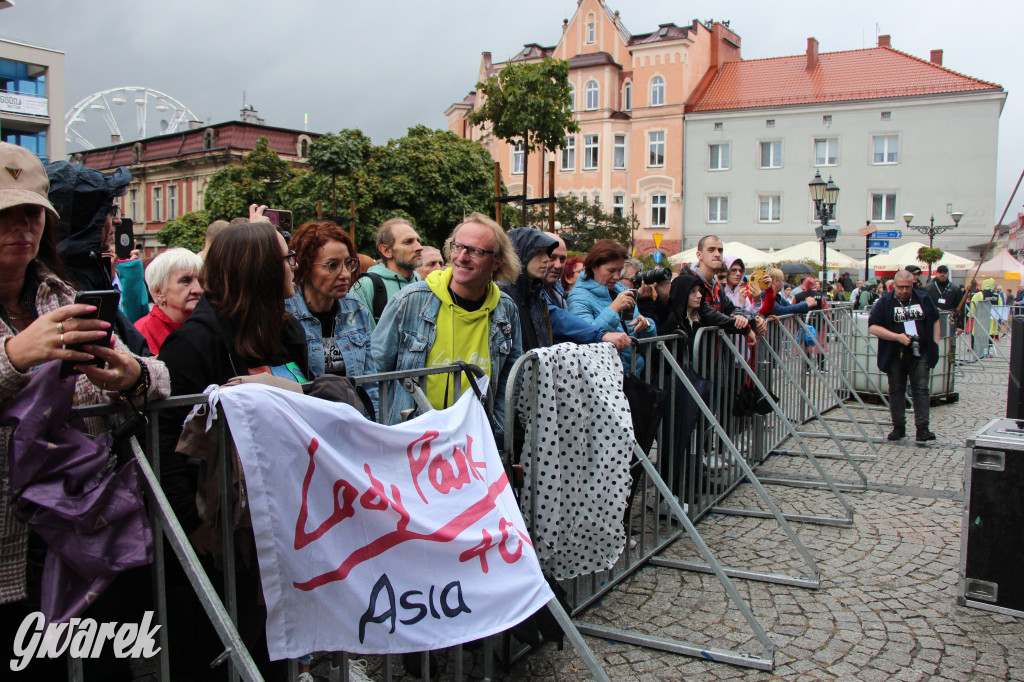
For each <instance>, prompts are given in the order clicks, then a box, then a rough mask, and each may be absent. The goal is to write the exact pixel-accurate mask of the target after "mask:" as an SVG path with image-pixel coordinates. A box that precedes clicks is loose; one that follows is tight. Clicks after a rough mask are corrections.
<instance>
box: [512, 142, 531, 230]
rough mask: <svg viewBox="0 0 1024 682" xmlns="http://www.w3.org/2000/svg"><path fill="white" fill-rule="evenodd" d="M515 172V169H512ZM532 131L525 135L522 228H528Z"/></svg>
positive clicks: (520, 223) (520, 222)
mask: <svg viewBox="0 0 1024 682" xmlns="http://www.w3.org/2000/svg"><path fill="white" fill-rule="evenodd" d="M512 170H513V171H514V170H515V169H514V168H513V169H512ZM529 171H530V131H529V130H527V131H526V132H525V133H523V207H522V210H521V211H520V213H521V217H520V220H519V226H520V227H526V200H527V199H529V198H530V194H529V192H527V191H526V188H527V187H529V184H530V183H529V179H530V172H529Z"/></svg>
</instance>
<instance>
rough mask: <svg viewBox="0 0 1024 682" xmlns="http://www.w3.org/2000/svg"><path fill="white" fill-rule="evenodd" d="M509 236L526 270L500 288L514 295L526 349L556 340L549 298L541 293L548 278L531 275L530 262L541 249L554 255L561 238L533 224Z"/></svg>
mask: <svg viewBox="0 0 1024 682" xmlns="http://www.w3.org/2000/svg"><path fill="white" fill-rule="evenodd" d="M508 238H509V239H510V240H511V241H512V246H513V248H515V250H516V253H517V254H518V255H519V260H520V261H521V262H522V264H523V271H522V273H521V274H520V275H519V277H518V278H517V279H516V281H515V282H512V283H511V284H508V283H502V284H500V285H499V288H500V289H501V290H502V291H504V292H505V293H506V294H508V295H509V296H510V297H511V298H512V301H513V302H514V303H515V304H516V308H517V309H518V310H519V326H520V327H521V328H522V331H523V352H524V353H525V352H526V351H528V350H533V349H534V348H545V347H547V346H550V345H552V344H553V343H554V342H553V340H552V336H551V320H550V318H549V317H548V302H547V299H546V298H544V297H543V296H541V290H542V289H543V288H544V284H545V281H544V280H543V279H533V278H531V277H530V276H529V275H528V274H527V273H526V264H527V263H529V262H530V260H531V259H532V258H533V257H534V256H536V255H537V254H538V253H540V252H541V251H546V252H547V254H548V255H549V256H550V255H551V252H552V251H554V250H555V247H556V246H558V242H557V241H555V240H554V239H552V238H551V237H549V236H547V235H546V234H544V233H543V232H541V231H540V230H535V229H533V228H532V227H517V228H516V229H514V230H511V231H510V232H509V233H508Z"/></svg>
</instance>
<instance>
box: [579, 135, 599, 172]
mask: <svg viewBox="0 0 1024 682" xmlns="http://www.w3.org/2000/svg"><path fill="white" fill-rule="evenodd" d="M600 152H601V137H600V135H596V134H595V135H584V136H583V170H597V167H598V165H599V164H600V161H601V153H600Z"/></svg>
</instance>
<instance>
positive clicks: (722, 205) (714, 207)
mask: <svg viewBox="0 0 1024 682" xmlns="http://www.w3.org/2000/svg"><path fill="white" fill-rule="evenodd" d="M728 220H729V197H708V222H709V223H724V222H727V221H728Z"/></svg>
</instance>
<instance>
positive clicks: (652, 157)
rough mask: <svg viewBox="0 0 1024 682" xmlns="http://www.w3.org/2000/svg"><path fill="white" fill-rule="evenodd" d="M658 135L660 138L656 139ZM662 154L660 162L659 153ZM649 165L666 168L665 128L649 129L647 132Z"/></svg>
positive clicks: (649, 166) (650, 166)
mask: <svg viewBox="0 0 1024 682" xmlns="http://www.w3.org/2000/svg"><path fill="white" fill-rule="evenodd" d="M655 136H658V139H655ZM659 154H660V156H661V162H660V163H659V162H658V155H659ZM647 167H648V168H664V167H665V131H664V130H649V131H648V132H647Z"/></svg>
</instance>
